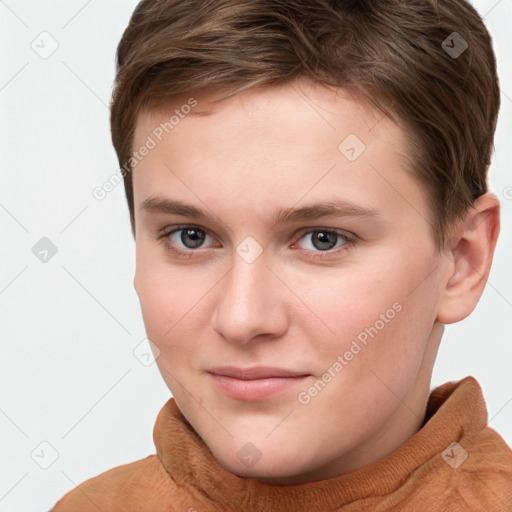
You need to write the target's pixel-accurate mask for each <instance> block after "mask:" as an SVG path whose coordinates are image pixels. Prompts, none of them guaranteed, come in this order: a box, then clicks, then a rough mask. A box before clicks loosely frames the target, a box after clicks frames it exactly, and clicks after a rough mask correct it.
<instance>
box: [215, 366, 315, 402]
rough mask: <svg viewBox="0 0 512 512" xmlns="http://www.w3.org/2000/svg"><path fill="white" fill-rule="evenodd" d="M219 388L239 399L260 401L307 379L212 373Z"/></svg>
mask: <svg viewBox="0 0 512 512" xmlns="http://www.w3.org/2000/svg"><path fill="white" fill-rule="evenodd" d="M210 375H211V376H212V378H213V382H214V384H215V386H216V387H217V389H219V390H220V391H221V392H222V393H224V394H225V395H227V396H229V397H231V398H236V399H238V400H248V401H258V400H266V399H268V398H271V397H273V396H276V395H279V394H281V393H283V392H285V391H288V390H290V389H292V388H294V387H295V386H297V385H299V384H303V383H304V381H305V380H306V379H307V376H306V375H301V376H300V377H270V378H266V379H236V378H235V377H227V376H226V375H217V374H213V373H211V374H210Z"/></svg>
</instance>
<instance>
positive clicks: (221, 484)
mask: <svg viewBox="0 0 512 512" xmlns="http://www.w3.org/2000/svg"><path fill="white" fill-rule="evenodd" d="M486 423H487V410H486V406H485V401H484V397H483V395H482V390H481V388H480V386H479V384H478V382H477V381H476V380H475V379H474V378H473V377H466V378H465V379H462V380H461V381H459V382H448V383H446V384H444V385H442V386H440V387H438V388H436V389H435V390H434V391H432V392H431V394H430V396H429V400H428V404H427V408H426V416H425V421H424V424H423V426H422V428H421V429H420V430H419V431H418V432H416V433H415V434H414V435H413V436H412V437H411V438H410V439H409V440H408V441H407V442H406V443H405V444H404V445H402V446H401V447H400V448H399V449H398V450H396V451H394V452H393V453H392V454H390V455H389V456H387V457H385V458H384V459H382V460H380V461H378V462H376V463H374V464H372V465H371V466H368V467H366V468H363V469H360V470H358V471H355V472H353V473H349V474H346V475H342V476H339V477H335V478H331V479H328V480H320V481H316V482H310V483H306V484H300V485H286V486H281V485H272V484H266V483H261V482H259V481H258V480H256V479H254V478H242V477H239V476H236V475H234V474H233V473H231V472H229V471H227V470H226V469H225V468H224V467H223V466H221V465H220V463H219V462H218V461H217V460H216V459H215V458H214V456H213V454H212V452H211V451H210V449H209V448H208V446H207V445H206V444H205V442H204V441H203V440H202V439H201V438H200V437H199V435H198V434H197V433H196V432H195V430H194V429H193V428H192V426H191V425H190V424H189V423H188V421H187V420H186V418H185V417H184V416H183V414H182V413H181V411H180V409H179V408H178V406H177V404H176V402H175V400H174V398H171V399H169V401H168V402H167V403H166V404H165V406H164V407H163V408H162V410H161V411H160V413H159V415H158V418H157V421H156V424H155V428H154V432H153V439H154V442H155V446H156V449H157V455H158V457H159V459H160V460H161V462H162V464H163V466H164V468H165V470H166V471H167V473H168V474H169V475H170V477H171V478H172V479H173V480H174V481H175V482H177V483H179V485H180V486H182V485H183V486H188V487H190V488H191V490H192V491H193V490H194V489H195V491H197V492H198V493H199V495H202V496H206V497H207V498H208V499H209V500H211V501H212V502H213V503H215V504H217V505H218V507H219V509H224V510H244V509H246V508H247V504H250V507H251V510H273V511H275V512H289V511H290V510H294V511H304V512H305V511H310V510H319V509H322V510H333V509H337V508H339V507H340V506H343V505H345V504H348V503H352V502H355V501H357V500H361V499H366V498H369V497H372V496H375V497H377V496H384V495H388V494H391V493H393V492H394V491H395V490H396V489H398V488H399V487H400V486H401V485H403V483H404V482H405V480H406V479H407V478H408V477H409V476H410V475H411V474H412V473H413V472H414V471H415V470H416V469H417V468H419V467H420V466H423V465H426V464H434V465H435V464H446V462H445V461H444V460H442V458H441V454H442V452H443V451H444V450H445V449H446V448H447V447H448V446H449V445H450V444H451V443H452V442H453V441H454V440H456V441H460V440H463V439H469V438H471V437H473V436H474V435H476V434H477V433H478V432H480V431H481V430H482V429H483V428H484V427H485V426H486ZM224 506H225V508H223V507H224Z"/></svg>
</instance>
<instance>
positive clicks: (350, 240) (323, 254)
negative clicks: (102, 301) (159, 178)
mask: <svg viewBox="0 0 512 512" xmlns="http://www.w3.org/2000/svg"><path fill="white" fill-rule="evenodd" d="M185 229H196V230H198V231H202V232H204V233H205V234H206V235H208V236H210V237H211V238H214V237H213V236H212V235H211V234H210V233H209V232H208V230H207V229H205V228H202V227H200V226H195V225H193V224H184V225H180V226H173V228H172V229H166V230H165V231H164V232H162V233H161V234H159V235H157V236H156V238H157V240H162V241H163V244H164V246H165V248H166V249H167V250H168V251H169V252H171V253H172V254H175V255H177V256H181V257H185V258H191V257H193V254H194V253H196V252H200V250H201V249H190V250H187V251H183V250H181V249H176V247H175V246H174V245H173V244H172V243H171V242H170V240H169V237H170V236H171V235H172V234H174V233H177V232H179V231H183V230H185ZM319 231H321V232H322V233H326V234H334V235H338V236H339V237H341V238H343V239H344V240H345V243H344V244H343V245H342V246H341V247H339V248H338V249H336V250H333V249H329V250H327V251H319V252H316V251H308V250H307V249H301V250H304V251H307V252H313V253H315V254H314V255H313V258H318V259H322V258H327V257H330V256H333V255H339V254H342V253H344V252H346V251H349V250H350V249H352V248H353V246H354V245H355V244H356V238H357V237H356V236H355V235H348V234H347V233H345V232H342V231H340V230H337V229H334V228H314V229H309V230H308V231H303V232H302V233H301V235H300V237H299V238H298V239H297V241H299V240H302V238H304V236H306V235H308V234H311V233H316V232H319Z"/></svg>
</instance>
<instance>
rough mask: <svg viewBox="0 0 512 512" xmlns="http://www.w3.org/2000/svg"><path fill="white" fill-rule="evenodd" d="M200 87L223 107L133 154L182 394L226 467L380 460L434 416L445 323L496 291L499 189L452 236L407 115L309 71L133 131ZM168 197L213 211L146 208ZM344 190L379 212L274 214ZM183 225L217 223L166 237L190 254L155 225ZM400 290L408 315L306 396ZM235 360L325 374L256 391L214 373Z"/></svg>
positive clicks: (313, 471)
mask: <svg viewBox="0 0 512 512" xmlns="http://www.w3.org/2000/svg"><path fill="white" fill-rule="evenodd" d="M190 96H194V98H196V100H198V105H197V106H196V107H195V108H194V109H193V111H194V112H195V113H196V114H197V113H198V112H200V111H205V112H206V111H209V112H210V113H209V115H188V116H186V117H185V118H184V119H182V120H180V123H179V125H177V126H176V127H175V128H174V129H173V131H172V132H170V134H169V135H168V136H166V137H165V138H164V139H163V140H162V141H161V142H159V143H158V144H157V146H156V147H155V148H153V149H152V150H151V151H150V152H149V154H148V155H147V156H145V157H144V159H143V160H142V161H141V162H140V163H139V164H138V165H137V166H136V167H135V168H134V170H133V185H134V203H135V226H136V272H135V278H134V286H135V289H136V292H137V294H138V296H139V299H140V303H141V308H142V313H143V318H144V323H145V327H146V331H147V335H148V337H149V339H150V340H151V341H152V342H153V343H154V344H155V347H157V348H158V350H157V351H155V355H157V356H158V357H157V364H158V367H159V369H160V371H161V373H162V376H163V378H164V380H165V382H166V384H167V385H168V387H169V389H170V391H171V392H172V394H173V396H174V398H175V400H176V403H177V405H178V407H179V408H180V410H181V411H182V412H183V414H184V415H185V417H186V419H187V420H188V421H189V423H190V424H191V425H192V426H193V427H194V429H195V430H196V431H197V432H198V434H199V435H200V436H201V438H202V439H203V440H204V442H205V443H206V444H207V445H208V447H209V448H210V450H211V451H212V452H213V455H214V456H215V458H216V459H217V460H218V461H219V463H220V464H221V465H222V466H223V467H224V468H226V469H227V470H228V471H231V472H232V473H234V474H236V475H239V476H243V477H255V478H257V479H258V480H259V481H261V482H268V483H274V484H283V485H289V484H300V483H306V482H311V481H316V480H322V479H327V478H332V477H335V476H338V475H342V474H345V473H348V472H352V471H355V470H358V469H360V468H363V467H366V466H368V465H370V464H372V463H374V462H376V461H379V460H381V459H382V458H384V457H386V456H387V455H389V454H390V453H392V452H393V451H395V450H396V449H397V448H398V447H400V446H401V445H402V444H404V443H405V442H406V441H407V440H408V439H409V438H410V437H411V436H412V435H413V434H414V433H415V432H417V431H418V429H419V428H421V425H422V422H423V420H424V412H425V407H426V402H427V398H428V394H429V388H430V380H431V373H432V367H433V364H434V361H435V357H436V353H437V350H438V346H439V342H440V340H441V336H442V333H443V325H444V324H448V323H453V322H457V321H459V320H462V319H463V318H465V317H466V316H468V315H469V314H470V313H471V311H472V310H473V309H474V307H475V306H476V304H477V302H478V300H479V298H480V296H481V294H482V291H483V289H484V286H485V281H486V278H487V276H488V274H489V270H490V266H491V261H492V256H493V252H494V247H495V243H496V239H497V236H498V232H499V202H498V200H497V198H496V197H495V196H494V195H493V194H490V193H487V194H485V195H484V196H482V197H480V198H479V199H478V200H477V202H476V203H475V208H474V209H471V210H470V211H469V213H468V214H467V215H466V218H465V219H464V221H462V222H460V223H459V224H457V225H456V226H455V227H454V230H453V234H452V236H451V238H450V243H449V246H448V247H447V248H446V249H445V250H443V251H441V252H437V251H436V249H435V246H434V241H433V239H432V236H431V233H430V231H429V224H428V218H429V214H428V202H427V197H426V194H425V192H424V188H423V186H422V184H421V183H420V182H419V181H417V179H416V178H415V177H414V175H413V174H412V173H411V171H410V170H409V169H410V165H409V164H408V159H407V155H408V152H407V140H406V138H405V137H406V135H405V134H406V133H407V132H406V130H404V129H402V128H401V127H400V126H398V125H396V124H394V123H393V122H392V121H391V120H390V119H389V118H387V117H383V116H382V114H381V113H380V112H378V111H377V110H375V109H374V108H373V107H372V106H370V105H368V104H365V103H363V102H362V101H360V100H358V99H356V98H355V97H353V96H351V95H350V94H349V92H348V91H347V90H343V89H338V90H337V91H335V90H332V89H328V88H325V87H322V86H320V85H318V84H314V83H311V82H308V81H306V80H302V81H300V82H297V83H294V84H287V85H283V86H278V87H272V88H267V89H261V88H256V89H249V90H247V91H243V92H242V93H239V94H237V95H235V96H234V97H232V98H230V99H228V100H226V101H224V102H222V103H221V104H219V105H217V106H213V105H212V104H211V103H210V101H211V100H212V99H214V98H216V97H218V96H217V94H216V93H213V92H210V93H209V94H203V95H192V94H189V95H188V96H186V97H183V98H180V99H179V100H180V101H176V103H173V104H172V105H168V107H167V108H162V107H160V108H158V109H154V110H151V111H143V112H141V114H140V115H139V118H138V122H137V125H136V132H135V139H134V148H138V147H140V146H141V145H142V144H144V142H145V141H146V138H147V136H148V135H151V133H152V131H153V130H154V129H155V127H156V126H158V124H159V123H161V122H164V121H165V120H168V119H169V116H170V115H171V114H172V113H173V111H174V109H175V108H179V106H180V105H183V104H184V103H186V99H187V98H189V97H190ZM234 134H236V136H234ZM348 134H355V135H357V137H358V138H359V139H360V140H361V141H363V142H364V144H365V145H366V149H365V151H364V152H363V153H362V154H361V155H360V156H359V157H358V158H357V159H356V160H354V161H352V162H351V161H349V160H348V159H347V158H346V157H345V156H344V155H343V154H342V153H341V152H340V151H339V149H338V146H339V144H340V143H341V142H342V141H343V140H344V139H345V137H346V136H347V135H348ZM157 196H158V197H166V198H173V199H179V200H181V201H183V202H186V203H188V204H191V205H194V206H196V207H199V208H203V209H207V210H209V212H210V213H211V214H212V215H215V216H216V218H215V219H214V220H212V221H202V220H201V221H198V220H197V219H194V218H192V217H185V216H181V215H176V214H165V213H155V212H152V213H149V212H146V211H143V210H142V208H141V205H142V202H143V201H144V200H146V199H147V198H150V197H153V198H154V197H157ZM333 198H337V199H341V198H343V199H345V200H350V201H352V202H353V203H356V204H358V205H362V206H365V207H372V208H377V209H378V210H380V216H379V217H369V218H364V217H335V216H329V217H322V218H318V219H315V220H306V221H299V222H293V223H290V224H283V225H275V224H274V222H273V221H272V216H273V214H274V213H275V212H276V211H277V210H278V209H279V208H283V207H290V208H293V207H295V208H296V207H301V206H305V205H309V204H312V203H315V202H317V201H320V200H330V199H333ZM181 224H186V225H192V226H195V227H197V228H198V229H202V230H204V231H203V232H200V233H199V234H200V236H203V237H204V241H203V243H202V245H200V247H199V248H196V249H194V248H193V247H194V245H193V239H190V238H186V237H185V242H186V243H188V246H186V245H184V243H183V241H182V239H181V238H180V236H181V235H182V233H183V232H178V233H175V234H173V235H169V236H168V237H167V239H168V241H169V242H170V244H174V247H175V248H177V249H178V250H180V249H181V250H182V251H184V252H187V251H188V253H189V256H191V257H185V256H178V255H176V254H173V253H172V252H171V251H170V250H169V249H168V248H167V246H166V245H165V243H164V238H161V239H158V238H157V237H158V236H159V235H161V234H162V232H167V233H168V232H169V231H170V230H171V228H172V227H173V226H179V225H181ZM328 228H331V229H338V230H341V231H343V232H346V233H347V234H352V235H355V236H356V242H355V243H353V244H350V243H349V242H347V241H346V239H344V238H343V237H333V238H332V239H328V240H327V241H328V242H329V241H330V242H332V243H331V245H328V246H327V245H325V246H323V247H326V248H324V249H322V246H321V245H319V244H318V242H317V243H316V244H315V233H316V234H317V235H318V230H320V231H321V230H322V229H328ZM315 229H316V230H317V231H315ZM185 235H186V232H185ZM248 236H251V237H253V238H254V239H255V240H256V241H257V243H258V244H259V246H260V247H261V249H262V253H261V255H259V257H258V258H257V259H255V261H253V262H252V263H247V262H246V261H245V260H244V259H243V258H242V257H240V256H239V254H237V252H236V249H237V247H238V246H239V245H240V244H241V242H243V241H244V240H245V239H246V237H248ZM251 250H252V249H251ZM336 251H339V252H336ZM340 251H341V252H340ZM322 254H323V255H324V256H325V257H324V258H323V259H320V258H315V255H320V256H321V255H322ZM396 303H398V304H399V305H400V306H401V310H400V311H399V312H397V313H396V314H395V315H394V318H393V319H391V320H389V321H388V322H387V323H385V326H384V327H383V328H382V329H380V330H379V332H378V334H377V335H375V336H374V337H373V338H368V343H367V345H365V346H362V345H361V343H359V345H360V346H361V350H360V351H359V352H358V353H357V354H356V355H354V356H353V358H352V359H351V360H350V361H346V362H347V364H346V365H345V366H343V369H342V370H341V371H339V372H338V373H336V372H335V377H333V378H332V379H331V381H330V382H328V383H327V384H326V385H325V387H324V388H323V389H322V390H321V391H320V392H318V393H317V394H316V396H312V397H311V396H310V401H309V402H308V403H306V404H304V403H300V401H299V400H298V394H299V393H300V392H303V391H304V390H306V391H307V390H308V389H309V388H310V387H311V386H312V385H313V384H314V383H315V382H316V381H318V379H321V378H322V375H324V374H325V373H326V372H327V371H328V369H329V368H332V367H333V364H334V363H335V362H336V361H337V360H338V359H337V358H338V356H340V355H341V356H343V354H345V353H346V351H348V350H350V347H351V343H352V342H353V340H355V339H356V338H357V336H358V335H359V334H360V333H361V332H363V331H364V330H365V328H367V327H369V326H372V325H375V324H376V321H377V320H379V318H382V317H380V315H381V314H386V311H388V310H389V309H390V308H392V307H393V304H396ZM224 365H233V366H239V367H253V366H258V365H268V366H278V367H282V368H286V369H291V370H300V371H303V372H304V373H307V374H308V375H310V377H308V378H307V384H306V385H302V386H299V387H294V388H293V389H291V390H289V391H286V392H285V393H283V394H281V395H279V396H276V397H272V398H270V399H268V400H263V401H256V402H254V401H253V402H249V401H241V400H236V399H233V398H230V397H227V396H225V395H224V394H222V393H221V392H219V391H218V390H217V389H216V388H214V387H213V386H212V381H211V376H210V375H208V374H207V373H206V371H207V370H208V369H209V368H212V367H213V366H224ZM249 442H250V443H252V444H253V445H255V446H256V448H257V449H258V451H259V453H260V454H261V458H260V459H259V460H258V461H257V463H255V464H254V465H252V466H250V467H249V466H248V465H246V464H244V463H243V461H242V460H240V459H239V457H238V456H237V453H238V452H239V450H240V449H241V448H242V447H244V446H245V445H246V444H247V443H249Z"/></svg>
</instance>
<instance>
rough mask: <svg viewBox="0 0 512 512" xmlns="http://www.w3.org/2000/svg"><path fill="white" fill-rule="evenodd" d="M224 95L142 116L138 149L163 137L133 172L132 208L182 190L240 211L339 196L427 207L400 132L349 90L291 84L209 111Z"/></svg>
mask: <svg viewBox="0 0 512 512" xmlns="http://www.w3.org/2000/svg"><path fill="white" fill-rule="evenodd" d="M221 92H222V91H220V92H219V91H210V92H209V93H202V94H196V95H194V94H184V95H181V96H180V97H176V98H174V100H173V102H172V103H169V104H166V105H165V106H160V107H159V108H153V109H151V110H146V111H143V112H141V114H140V115H139V118H138V121H137V125H136V130H135V137H134V149H136V148H138V147H141V146H143V145H144V143H145V141H147V140H148V137H151V138H153V139H157V137H156V136H155V130H157V133H160V132H161V131H162V130H161V127H165V126H167V128H168V131H167V132H165V133H161V137H162V139H161V140H155V142H156V144H155V147H154V148H153V149H152V150H151V151H150V152H149V154H148V155H147V156H145V157H144V159H143V161H141V162H140V164H138V165H137V167H136V168H135V169H134V171H133V183H134V196H135V202H136V204H135V206H136V208H137V207H140V205H141V203H142V202H143V201H144V200H145V199H147V197H149V196H155V195H159V196H161V195H163V194H166V193H167V192H169V193H170V192H172V191H175V192H177V191H178V190H179V195H185V196H187V197H189V198H190V199H193V200H195V202H196V203H197V198H198V195H199V192H200V193H201V197H203V198H208V202H209V203H212V204H213V202H214V201H213V199H212V198H214V197H219V196H223V197H227V196H229V197H230V199H232V203H233V204H238V205H239V206H242V204H244V205H245V206H246V207H247V206H251V204H250V203H249V204H248V203H247V200H248V199H250V198H252V199H254V201H259V200H265V202H266V203H269V204H271V203H274V204H275V205H276V204H277V202H280V203H281V205H282V204H283V203H285V204H286V203H289V204H294V203H296V202H297V201H299V200H301V198H304V200H306V199H311V200H313V199H314V198H315V197H319V196H320V195H322V194H323V195H324V196H325V194H327V193H329V192H335V191H336V192H338V193H339V194H341V195H345V196H346V197H347V198H348V196H350V198H351V199H352V200H354V201H355V202H357V201H362V202H363V203H366V204H370V203H371V204H372V205H373V206H375V207H376V208H378V209H382V207H383V206H386V203H388V204H387V207H391V208H393V207H394V208H395V210H396V209H398V208H399V207H401V208H402V209H407V208H409V209H410V208H411V202H412V204H414V202H416V204H417V205H422V204H423V205H424V206H425V208H426V203H425V197H423V195H424V194H423V193H422V187H421V186H420V184H419V183H417V181H416V178H415V177H414V176H413V175H412V173H411V172H410V167H411V166H410V160H409V153H408V146H407V142H408V141H407V138H406V133H405V131H404V130H403V129H402V128H401V127H400V126H398V125H397V124H395V123H394V122H393V121H392V120H391V119H389V118H388V117H385V116H384V115H383V114H382V113H381V112H380V111H379V110H378V109H376V108H375V107H373V106H372V105H370V104H369V103H368V102H364V101H362V100H361V98H360V97H355V96H354V95H353V94H351V93H350V92H349V91H348V90H346V89H336V90H334V89H327V88H325V87H323V86H321V85H319V84H313V83H311V82H301V83H294V84H291V83H288V84H285V85H280V86H275V87H268V88H253V89H248V90H246V91H242V92H241V93H238V94H236V95H235V96H232V97H231V98H228V99H227V100H224V101H222V102H220V103H218V104H215V103H213V102H212V100H214V99H216V98H218V97H220V93H221ZM191 99H192V102H191V101H190V100H191ZM190 105H194V106H193V107H192V108H188V106H190ZM184 106H187V108H184ZM172 117H174V120H173V121H172V122H171V123H170V120H171V118H172ZM171 124H172V126H170V125H171ZM158 127H160V130H158ZM406 197H409V198H410V200H409V201H408V200H406V199H405V198H406ZM217 202H218V201H217ZM389 203H391V204H389ZM252 206H254V204H253V205H252ZM419 208H420V209H421V206H419Z"/></svg>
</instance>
